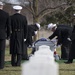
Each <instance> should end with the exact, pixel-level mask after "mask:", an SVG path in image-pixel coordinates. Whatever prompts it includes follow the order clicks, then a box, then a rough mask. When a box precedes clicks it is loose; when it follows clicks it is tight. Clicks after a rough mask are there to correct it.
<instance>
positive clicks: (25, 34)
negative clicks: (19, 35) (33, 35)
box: [24, 17, 28, 39]
mask: <svg viewBox="0 0 75 75" xmlns="http://www.w3.org/2000/svg"><path fill="white" fill-rule="evenodd" d="M27 34H28V24H27V19H26V17H24V39H27Z"/></svg>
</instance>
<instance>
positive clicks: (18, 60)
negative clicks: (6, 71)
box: [11, 54, 22, 66]
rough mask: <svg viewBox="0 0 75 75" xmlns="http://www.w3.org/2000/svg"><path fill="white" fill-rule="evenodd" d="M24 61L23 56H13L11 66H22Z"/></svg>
mask: <svg viewBox="0 0 75 75" xmlns="http://www.w3.org/2000/svg"><path fill="white" fill-rule="evenodd" d="M21 60H22V55H21V54H12V55H11V64H12V66H20V65H21Z"/></svg>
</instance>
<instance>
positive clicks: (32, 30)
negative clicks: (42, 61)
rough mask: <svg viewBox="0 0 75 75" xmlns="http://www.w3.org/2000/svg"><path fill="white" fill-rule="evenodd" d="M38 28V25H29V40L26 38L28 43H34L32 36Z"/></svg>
mask: <svg viewBox="0 0 75 75" xmlns="http://www.w3.org/2000/svg"><path fill="white" fill-rule="evenodd" d="M37 30H38V28H37V26H36V25H28V36H27V40H26V43H27V45H32V43H33V38H32V36H34V35H35V31H37Z"/></svg>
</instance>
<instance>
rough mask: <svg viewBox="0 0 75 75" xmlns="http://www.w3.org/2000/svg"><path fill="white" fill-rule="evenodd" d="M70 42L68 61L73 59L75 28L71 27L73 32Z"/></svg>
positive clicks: (74, 56)
mask: <svg viewBox="0 0 75 75" xmlns="http://www.w3.org/2000/svg"><path fill="white" fill-rule="evenodd" d="M71 40H72V44H71V49H70V54H69V58H70V59H75V26H74V27H73V32H72V35H71Z"/></svg>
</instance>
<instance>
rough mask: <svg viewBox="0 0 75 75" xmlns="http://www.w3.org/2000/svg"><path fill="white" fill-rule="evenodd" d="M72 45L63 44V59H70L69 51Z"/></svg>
mask: <svg viewBox="0 0 75 75" xmlns="http://www.w3.org/2000/svg"><path fill="white" fill-rule="evenodd" d="M70 47H71V43H67V44H66V45H65V44H62V46H61V58H62V59H68V58H69V51H70Z"/></svg>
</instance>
